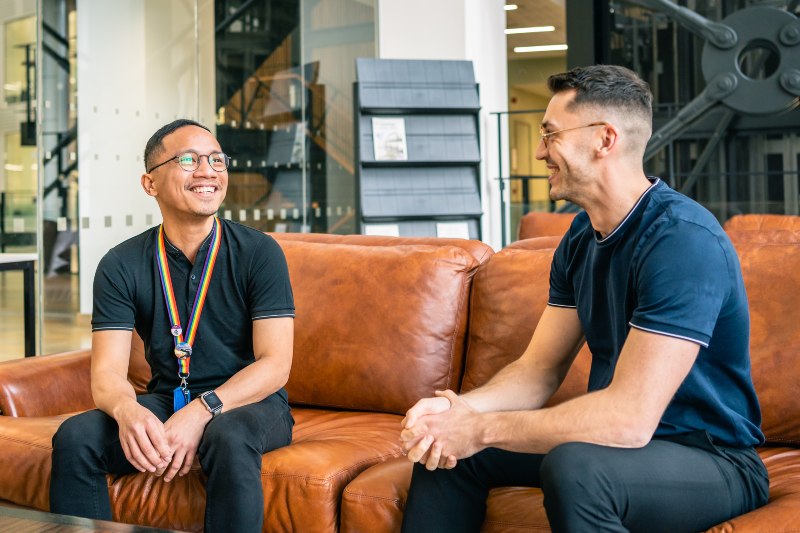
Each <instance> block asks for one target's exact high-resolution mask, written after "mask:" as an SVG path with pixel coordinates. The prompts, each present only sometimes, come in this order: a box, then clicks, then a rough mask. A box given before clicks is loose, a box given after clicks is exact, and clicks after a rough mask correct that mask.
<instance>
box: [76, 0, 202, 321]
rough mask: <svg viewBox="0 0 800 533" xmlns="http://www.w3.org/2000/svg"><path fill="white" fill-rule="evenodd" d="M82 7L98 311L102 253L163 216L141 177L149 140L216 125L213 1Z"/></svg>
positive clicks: (89, 210)
mask: <svg viewBox="0 0 800 533" xmlns="http://www.w3.org/2000/svg"><path fill="white" fill-rule="evenodd" d="M195 10H197V16H198V22H199V24H198V27H197V28H195V12H196V11H195ZM77 11H78V27H77V35H78V52H77V54H78V94H79V98H78V146H79V154H78V161H79V169H80V179H79V193H78V197H79V201H78V206H79V212H80V225H79V228H80V229H79V231H80V237H79V238H80V249H81V253H80V273H81V276H80V308H81V312H82V313H90V312H91V309H92V281H93V279H94V273H95V270H96V268H97V263H98V262H99V261H100V259H101V258H102V256H103V255H104V254H105V253H106V252H107V251H108V250H109V249H110V248H111V247H113V246H114V245H116V244H118V243H120V242H122V241H123V240H125V239H127V238H129V237H132V236H134V235H137V234H139V233H141V232H143V231H144V230H146V229H147V228H149V227H151V226H153V225H155V224H158V223H160V221H161V217H160V215H159V212H158V207H157V205H156V203H155V201H154V200H153V199H152V198H150V197H149V196H147V195H145V193H144V192H143V191H142V189H141V186H140V182H139V180H140V177H141V175H142V173H143V172H144V166H143V162H142V152H143V151H144V145H145V143H146V142H147V139H148V138H149V137H150V136H151V135H152V134H153V132H154V131H155V130H157V129H158V128H159V127H161V126H163V125H164V124H166V123H168V122H170V121H172V120H174V119H176V118H190V119H194V120H198V121H199V122H201V123H203V124H205V125H207V126H209V127H211V128H212V129H213V125H214V70H213V62H212V61H210V60H209V59H208V58H209V57H213V35H214V31H213V29H214V28H213V2H212V0H198V1H197V2H195V0H171V1H170V2H163V1H162V0H114V2H108V1H107V0H78V6H77ZM109 21H118V22H119V23H117V24H110V23H109ZM196 30H197V31H196ZM196 34H197V35H196ZM197 36H199V37H200V41H199V42H198V39H197V38H196V37H197ZM209 39H210V40H211V43H210V52H209ZM198 52H199V53H200V55H198ZM200 58H205V59H203V60H201V59H200ZM198 82H199V83H198Z"/></svg>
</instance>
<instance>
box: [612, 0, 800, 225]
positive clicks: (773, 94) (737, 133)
mask: <svg viewBox="0 0 800 533" xmlns="http://www.w3.org/2000/svg"><path fill="white" fill-rule="evenodd" d="M679 3H682V2H679ZM688 5H689V6H690V9H691V10H692V11H693V12H695V13H697V14H699V15H700V16H702V17H703V18H705V19H706V20H708V21H711V22H724V23H726V24H729V25H732V26H733V28H734V30H735V31H736V32H737V34H738V36H739V39H740V40H741V43H740V44H743V45H744V46H743V47H741V53H740V54H738V55H736V56H735V57H734V56H732V55H731V56H728V55H726V52H721V51H719V52H715V53H713V54H712V53H709V46H708V45H707V44H706V41H705V40H704V39H702V38H700V37H699V36H697V35H695V33H693V32H691V31H690V30H689V27H690V26H689V25H688V24H687V23H685V22H683V21H681V20H679V19H676V17H674V16H669V15H668V14H667V13H666V12H663V11H657V10H653V9H648V8H644V7H641V6H639V5H636V4H635V2H628V1H610V2H608V3H607V7H608V8H607V9H606V10H604V12H605V13H606V14H607V16H606V17H605V18H604V19H603V18H601V19H600V20H598V22H597V23H598V28H599V29H598V31H599V33H600V34H601V35H602V39H601V40H602V41H603V42H605V43H606V44H607V46H606V48H605V49H604V50H603V51H602V53H601V56H602V57H599V58H598V62H605V63H611V64H619V65H625V66H627V67H629V68H631V69H633V70H635V71H636V72H638V73H639V74H640V75H641V76H642V77H644V79H645V80H647V81H648V82H649V83H650V85H651V87H652V89H653V93H654V96H655V103H656V113H655V117H654V122H655V129H656V131H657V130H658V129H659V127H664V126H665V125H666V124H668V123H669V122H670V121H671V120H672V119H673V118H674V117H675V116H676V115H677V113H678V112H680V111H681V110H682V109H685V108H687V107H688V106H690V104H692V103H693V102H695V103H696V102H697V100H696V99H697V98H698V97H699V96H700V95H701V93H702V91H703V90H704V89H705V88H706V86H707V85H708V84H709V83H708V80H707V79H706V78H707V77H708V76H707V74H708V73H711V72H713V73H717V72H731V73H736V75H737V76H739V78H738V79H739V86H738V88H737V94H736V99H735V101H729V102H728V103H730V104H731V105H722V104H720V103H718V102H716V103H713V105H711V107H710V108H709V109H707V110H705V111H701V112H698V113H695V114H693V115H691V116H686V117H684V118H683V120H682V123H681V125H680V128H678V131H677V134H676V135H671V136H670V137H671V141H670V142H669V143H667V144H666V145H665V146H664V147H663V149H662V150H660V151H659V152H658V153H656V154H654V155H653V157H652V158H651V159H650V160H649V162H648V170H649V171H650V172H651V173H653V174H657V175H660V176H662V177H664V178H665V179H666V180H668V181H669V182H670V184H671V185H672V186H673V187H675V188H676V189H678V190H680V191H681V192H684V193H685V194H688V195H689V196H691V197H693V198H695V199H696V200H698V201H700V202H701V203H703V204H704V205H705V206H706V207H708V208H709V209H710V210H711V211H712V212H713V213H714V214H715V215H716V216H717V218H719V219H720V220H721V221H724V220H726V219H728V218H729V217H731V216H733V215H736V214H739V213H775V214H790V215H798V214H800V184H799V182H800V173H798V159H799V158H800V138H798V135H797V131H798V129H799V128H800V114H798V113H797V111H796V110H792V109H794V108H796V105H797V99H796V98H794V104H793V105H794V107H792V96H791V95H789V94H788V93H786V92H785V91H782V90H781V89H780V88H779V85H778V84H779V79H780V76H781V72H780V70H779V69H781V68H788V67H789V66H790V65H792V64H794V63H793V62H792V60H790V57H796V54H797V50H796V49H789V48H788V47H787V46H784V45H782V44H781V42H780V41H779V40H778V39H777V36H778V35H779V30H780V28H781V27H783V25H785V24H787V23H788V22H791V21H794V20H796V18H795V17H796V14H797V9H798V5H797V2H791V1H788V0H766V1H761V0H758V1H753V0H733V1H728V2H716V1H714V0H697V1H694V2H690V3H689V4H688ZM753 9H757V10H767V11H752V10H753ZM795 48H796V47H795ZM712 49H713V48H712ZM738 49H739V47H735V48H731V49H730V50H733V51H735V50H738ZM742 82H745V83H746V84H747V85H746V86H745V85H744V84H743V83H742ZM771 108H772V109H771ZM781 111H782V112H781Z"/></svg>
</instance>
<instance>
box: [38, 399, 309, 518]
mask: <svg viewBox="0 0 800 533" xmlns="http://www.w3.org/2000/svg"><path fill="white" fill-rule="evenodd" d="M138 401H139V403H140V404H141V405H143V406H144V407H146V408H148V409H149V410H150V411H152V412H153V413H154V414H155V415H156V416H157V417H158V418H159V419H160V420H161V421H162V422H163V421H166V420H167V419H168V418H169V417H170V415H172V395H169V396H167V395H163V394H144V395H141V396H139V397H138ZM293 425H294V420H293V419H292V415H291V412H290V410H289V406H288V404H287V403H286V399H285V397H284V396H282V395H281V394H279V393H275V394H272V395H270V396H268V397H267V398H265V399H264V400H262V401H260V402H257V403H253V404H250V405H246V406H243V407H239V408H236V409H232V410H230V411H227V412H224V413H222V414H221V415H219V416H217V417H215V418H214V419H212V420H211V422H209V423H208V425H207V426H206V429H205V432H204V433H203V438H202V440H201V442H200V447H199V449H198V456H199V459H200V465H201V467H202V468H203V472H205V474H206V475H207V476H208V483H207V486H206V495H207V499H206V513H205V531H206V532H207V533H216V532H227V531H237V532H239V531H241V532H254V533H255V532H260V531H261V527H262V524H263V522H264V495H263V488H262V486H261V456H262V455H263V454H264V453H266V452H268V451H270V450H274V449H276V448H280V447H281V446H285V445H287V444H289V443H290V442H291V440H292V427H293ZM134 472H138V470H136V469H135V468H134V467H133V465H131V464H130V462H128V460H127V459H126V458H125V454H124V452H123V451H122V446H121V445H120V442H119V427H118V426H117V423H116V421H115V420H114V419H113V418H111V417H110V416H108V415H107V414H105V413H103V412H102V411H99V410H93V411H87V412H85V413H82V414H79V415H76V416H74V417H72V418H69V419H68V420H66V421H65V422H64V423H63V424H62V425H61V427H60V428H59V430H58V432H57V433H56V434H55V436H54V437H53V470H52V477H51V481H50V510H51V511H52V512H54V513H60V514H67V515H74V516H81V517H85V518H93V519H100V520H111V503H110V500H109V495H108V485H107V483H106V474H117V475H121V474H131V473H134ZM162 504H163V505H168V502H162Z"/></svg>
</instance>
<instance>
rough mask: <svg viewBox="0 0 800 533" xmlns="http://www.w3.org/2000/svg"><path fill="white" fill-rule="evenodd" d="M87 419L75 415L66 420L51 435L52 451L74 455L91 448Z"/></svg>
mask: <svg viewBox="0 0 800 533" xmlns="http://www.w3.org/2000/svg"><path fill="white" fill-rule="evenodd" d="M86 418H87V417H84V416H81V415H76V416H73V417H70V418H68V419H66V420H65V421H64V422H63V423H62V424H61V426H59V428H58V430H57V431H56V434H55V435H53V451H54V452H63V453H68V454H71V455H72V454H75V453H78V452H80V451H81V450H85V449H89V448H91V442H92V441H93V440H94V439H92V434H93V432H92V431H91V429H92V428H91V427H90V425H89V424H87V422H89V421H87V420H86Z"/></svg>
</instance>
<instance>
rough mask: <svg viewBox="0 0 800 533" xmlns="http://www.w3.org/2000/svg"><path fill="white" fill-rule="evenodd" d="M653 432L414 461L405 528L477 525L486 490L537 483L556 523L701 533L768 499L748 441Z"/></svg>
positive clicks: (559, 526)
mask: <svg viewBox="0 0 800 533" xmlns="http://www.w3.org/2000/svg"><path fill="white" fill-rule="evenodd" d="M705 441H706V444H707V446H705V447H697V446H690V445H685V444H682V443H676V442H673V441H668V440H660V439H655V440H652V441H651V442H650V443H649V444H648V445H647V446H645V447H643V448H637V449H624V448H611V447H607V446H598V445H595V444H586V443H578V442H574V443H567V444H563V445H561V446H557V447H556V448H554V449H553V450H551V451H550V453H548V454H546V455H537V454H522V453H513V452H507V451H503V450H498V449H494V448H489V449H487V450H484V451H482V452H481V453H478V454H476V455H475V456H473V457H470V458H468V459H465V460H463V461H459V462H458V464H457V465H456V468H455V469H453V470H436V471H433V472H429V471H428V470H426V469H425V467H424V466H421V465H420V464H415V465H414V473H413V476H412V480H411V489H410V491H409V495H408V501H407V503H406V508H405V515H404V519H403V531H404V532H408V533H411V532H413V533H421V532H426V531H430V532H436V533H445V532H458V533H464V532H468V531H476V532H477V531H480V529H481V525H482V524H483V520H484V517H485V515H486V497H487V495H488V493H489V489H490V488H493V487H504V486H526V487H539V488H541V489H542V492H543V493H544V506H545V510H546V512H547V518H548V520H549V521H550V527H551V528H552V530H553V531H554V532H561V531H570V532H598V531H615V532H620V531H647V532H659V531H664V532H670V533H680V532H683V531H685V532H696V531H702V530H705V529H707V528H709V527H711V526H713V525H715V524H717V523H719V522H722V521H724V520H727V519H729V518H732V517H734V516H737V515H740V514H743V513H746V512H748V511H750V510H752V509H755V508H757V507H760V506H762V505H764V504H765V503H766V502H767V497H768V491H769V481H768V479H767V472H766V468H765V467H764V464H763V463H762V462H761V459H760V458H759V457H758V454H757V453H756V452H755V450H753V449H752V448H746V449H742V448H723V447H719V446H714V445H712V444H711V443H710V441H708V439H705Z"/></svg>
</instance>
